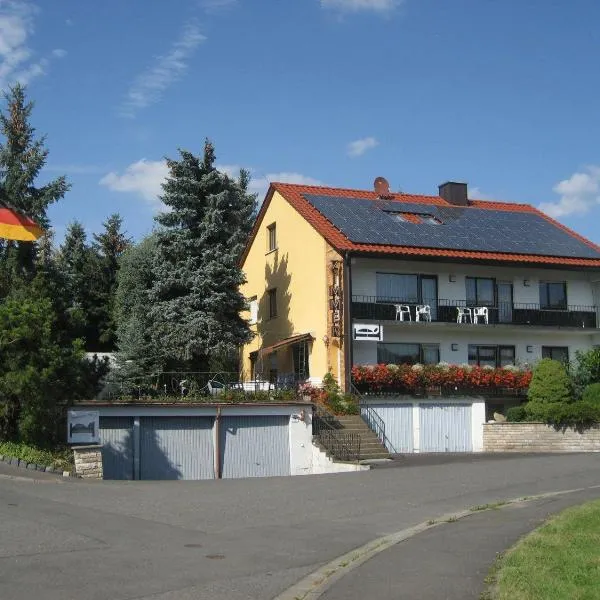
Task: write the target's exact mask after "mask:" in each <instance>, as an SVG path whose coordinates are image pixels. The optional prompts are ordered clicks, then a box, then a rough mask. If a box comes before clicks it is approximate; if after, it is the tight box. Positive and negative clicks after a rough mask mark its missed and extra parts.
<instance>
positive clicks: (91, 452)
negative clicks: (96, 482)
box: [73, 446, 103, 479]
mask: <svg viewBox="0 0 600 600" xmlns="http://www.w3.org/2000/svg"><path fill="white" fill-rule="evenodd" d="M73 454H74V455H75V474H76V475H77V476H78V477H82V478H83V479H102V478H103V470H102V446H75V447H73Z"/></svg>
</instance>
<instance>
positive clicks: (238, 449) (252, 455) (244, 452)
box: [221, 416, 291, 479]
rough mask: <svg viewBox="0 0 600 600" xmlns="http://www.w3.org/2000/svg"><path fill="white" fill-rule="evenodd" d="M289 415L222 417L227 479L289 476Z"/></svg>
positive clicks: (223, 462) (223, 463) (224, 475)
mask: <svg viewBox="0 0 600 600" xmlns="http://www.w3.org/2000/svg"><path fill="white" fill-rule="evenodd" d="M289 431H290V418H289V416H253V417H242V416H240V417H222V418H221V469H222V475H221V476H222V477H223V479H229V478H234V477H273V476H275V475H289V474H290V473H291V468H290V441H289V435H290V434H289Z"/></svg>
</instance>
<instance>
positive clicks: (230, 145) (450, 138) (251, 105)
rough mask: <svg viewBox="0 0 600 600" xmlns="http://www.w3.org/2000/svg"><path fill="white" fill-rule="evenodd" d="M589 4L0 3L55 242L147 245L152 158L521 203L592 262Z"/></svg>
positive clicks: (596, 197) (429, 0)
mask: <svg viewBox="0 0 600 600" xmlns="http://www.w3.org/2000/svg"><path fill="white" fill-rule="evenodd" d="M598 22H600V3H599V2H597V0H572V1H571V2H561V1H558V0H556V1H552V2H551V1H548V0H503V1H502V2H490V1H482V0H321V1H319V0H294V1H292V0H287V1H282V0H260V1H258V0H252V1H251V0H172V1H171V2H165V1H164V0H129V1H127V2H124V1H123V0H103V1H102V2H82V1H81V0H52V2H49V1H48V0H46V1H44V2H42V1H41V0H38V2H34V1H31V2H25V1H16V0H14V1H13V0H0V84H1V85H2V87H5V86H6V85H7V84H9V83H11V82H14V81H16V80H20V81H23V82H26V83H27V84H28V89H29V95H30V97H31V98H32V99H33V100H34V101H35V102H36V108H35V111H34V115H33V124H34V125H35V126H36V127H37V129H38V131H39V132H40V133H45V134H47V145H48V148H49V150H50V156H49V160H48V168H47V169H46V170H45V172H44V173H43V177H44V178H49V177H53V176H55V175H57V174H59V173H64V174H66V175H67V177H68V178H69V180H70V181H71V183H72V186H73V187H72V190H71V191H70V192H69V193H68V195H67V197H66V198H65V199H64V200H63V201H62V202H60V203H59V204H57V205H56V206H54V207H53V208H52V210H51V212H50V216H51V219H52V222H53V224H54V225H55V227H56V230H57V236H58V237H59V238H60V236H61V235H62V232H63V231H64V228H65V226H66V225H67V223H68V222H69V221H71V220H73V219H79V220H81V221H82V222H83V223H84V224H85V226H86V227H87V228H88V230H90V231H97V230H99V228H100V226H101V222H102V221H103V220H104V219H105V218H106V217H107V216H108V215H109V214H110V213H112V212H120V213H121V214H122V215H123V217H124V219H125V227H126V229H127V230H128V231H129V232H130V234H132V235H133V236H135V237H137V238H139V237H140V236H141V235H144V234H145V233H147V232H149V231H150V230H151V229H152V226H153V219H152V217H153V214H155V212H156V210H157V209H158V208H159V206H160V205H159V202H158V200H157V198H156V196H157V193H159V192H160V181H161V180H162V178H163V177H164V173H165V168H164V164H163V162H162V158H163V157H164V156H175V155H176V151H177V148H178V147H183V148H186V149H188V150H191V151H194V152H198V153H200V152H201V151H202V146H203V140H204V138H205V137H209V138H211V139H212V140H213V141H214V143H215V145H216V150H217V156H218V162H219V164H220V165H221V166H222V167H223V168H224V169H227V170H230V171H235V170H236V169H237V168H239V166H243V167H246V168H249V169H250V170H251V171H252V173H253V177H254V182H253V189H255V190H256V191H258V192H260V194H261V195H264V192H265V190H266V187H267V182H268V181H269V180H280V181H296V182H303V181H304V182H308V183H311V182H315V183H316V182H322V183H325V184H328V185H335V186H342V187H346V186H347V187H357V188H365V189H370V188H371V186H372V182H373V179H374V178H375V176H377V175H383V176H385V177H386V178H387V179H388V180H389V181H390V183H391V187H392V189H394V190H399V189H401V190H403V191H406V192H413V193H426V194H434V193H437V185H438V184H439V183H442V182H443V181H445V180H448V179H452V180H456V181H467V182H468V183H469V186H470V189H471V196H472V197H480V198H484V199H486V198H490V199H498V200H511V201H515V202H530V203H532V204H535V205H538V206H540V205H541V207H542V208H543V209H544V210H546V211H547V212H549V213H550V214H552V215H553V216H556V217H558V218H559V219H560V220H561V221H562V222H564V223H565V224H567V225H569V226H570V227H573V228H574V229H576V230H577V231H579V232H580V233H582V234H584V235H586V236H588V237H589V238H590V239H592V240H593V241H595V242H597V243H600V219H599V217H600V147H599V144H598V140H599V137H600V136H599V133H600V132H599V125H600V121H599V119H598V107H599V101H598V97H599V92H600V82H599V78H600V71H599V70H598V58H599V56H600V44H599V41H598V36H597V24H598Z"/></svg>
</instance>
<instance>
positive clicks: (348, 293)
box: [344, 252, 353, 392]
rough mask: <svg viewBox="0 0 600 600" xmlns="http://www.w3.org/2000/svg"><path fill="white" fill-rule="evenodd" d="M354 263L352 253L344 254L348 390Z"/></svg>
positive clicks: (350, 366) (350, 360)
mask: <svg viewBox="0 0 600 600" xmlns="http://www.w3.org/2000/svg"><path fill="white" fill-rule="evenodd" d="M351 309H352V264H351V258H350V253H349V252H346V253H345V254H344V375H345V382H344V383H345V388H346V392H349V391H350V389H351V383H352V373H351V370H352V362H353V358H352V354H353V353H352V314H351Z"/></svg>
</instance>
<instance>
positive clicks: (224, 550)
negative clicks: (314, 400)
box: [0, 454, 600, 600]
mask: <svg viewBox="0 0 600 600" xmlns="http://www.w3.org/2000/svg"><path fill="white" fill-rule="evenodd" d="M599 461H600V457H599V456H598V455H593V454H587V455H558V456H548V455H546V456H510V457H501V458H498V457H495V458H493V459H491V458H490V459H488V460H486V459H485V457H476V458H475V459H470V458H468V457H463V458H462V460H461V459H457V460H456V461H449V462H445V463H443V464H425V463H426V461H425V460H424V459H423V462H422V463H420V464H412V465H411V464H408V463H407V464H405V465H404V468H379V469H374V470H372V471H370V472H363V473H350V474H340V475H321V476H303V477H287V478H271V479H248V480H228V481H205V482H90V483H86V482H83V481H75V480H69V479H65V480H62V479H59V478H47V477H43V478H39V479H30V478H25V477H24V478H19V479H13V478H11V477H10V476H11V475H15V474H17V475H19V474H20V473H15V472H12V473H6V472H3V471H0V598H2V599H3V600H24V599H30V598H39V599H40V600H46V599H48V600H54V599H56V600H69V599H77V600H79V599H80V598H91V599H97V600H108V599H111V600H113V599H114V600H124V599H134V598H135V599H142V598H148V599H150V598H153V599H160V600H175V599H178V600H179V599H188V598H189V599H191V598H194V599H209V598H210V599H215V600H219V599H221V598H222V599H225V598H227V599H228V600H238V599H245V600H249V599H260V600H265V599H268V598H273V597H275V596H276V595H277V594H279V593H281V592H282V591H283V590H285V589H287V588H288V587H290V586H291V585H293V584H294V583H295V582H297V581H298V580H300V579H301V578H303V577H304V576H305V575H307V574H309V573H310V572H312V571H314V570H315V569H317V568H318V567H320V566H321V565H323V564H324V563H327V562H329V561H330V560H333V559H334V558H335V557H337V556H340V555H342V554H344V553H346V552H349V551H350V550H352V549H354V548H356V547H358V546H361V545H363V544H365V543H366V542H368V541H370V540H373V539H375V538H377V537H380V536H382V535H386V534H389V533H391V532H395V531H398V530H401V529H404V528H406V527H409V526H411V525H414V524H415V523H420V522H423V521H426V520H428V519H435V518H436V517H439V515H442V514H446V513H448V512H451V511H454V510H456V511H458V510H461V509H463V508H466V507H468V506H473V505H476V504H485V503H488V502H496V501H499V500H504V499H507V498H516V497H520V496H527V495H534V494H538V493H542V492H549V491H555V490H566V489H573V488H581V487H590V486H594V485H598V484H600V469H599V467H600V462H599ZM5 469H6V468H5ZM9 469H10V468H9ZM367 564H368V563H367Z"/></svg>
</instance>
